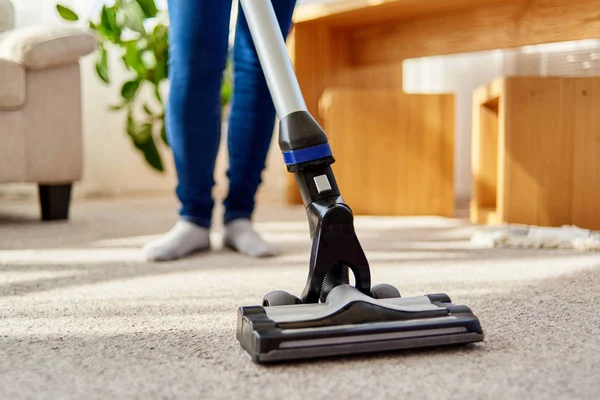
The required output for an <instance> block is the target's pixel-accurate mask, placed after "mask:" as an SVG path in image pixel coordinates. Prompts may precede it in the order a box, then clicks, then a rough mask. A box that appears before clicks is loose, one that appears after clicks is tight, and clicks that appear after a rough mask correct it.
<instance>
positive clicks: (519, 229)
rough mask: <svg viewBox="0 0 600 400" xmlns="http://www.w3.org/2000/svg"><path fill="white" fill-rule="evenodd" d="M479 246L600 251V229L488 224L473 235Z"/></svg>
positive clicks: (472, 241) (473, 242) (473, 240)
mask: <svg viewBox="0 0 600 400" xmlns="http://www.w3.org/2000/svg"><path fill="white" fill-rule="evenodd" d="M471 243H472V244H474V245H476V246H478V247H485V248H493V247H517V248H537V249H540V248H549V249H575V250H579V251H600V232H598V231H591V230H588V229H582V228H579V227H577V226H571V225H564V226H561V227H555V228H554V227H540V226H529V225H520V224H505V225H500V226H494V227H486V228H483V229H482V230H480V231H478V232H476V233H475V234H474V235H473V236H472V237H471Z"/></svg>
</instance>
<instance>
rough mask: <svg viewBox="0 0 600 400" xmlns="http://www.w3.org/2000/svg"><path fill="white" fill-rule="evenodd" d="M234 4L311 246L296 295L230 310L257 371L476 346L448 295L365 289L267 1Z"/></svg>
mask: <svg viewBox="0 0 600 400" xmlns="http://www.w3.org/2000/svg"><path fill="white" fill-rule="evenodd" d="M240 4H241V6H242V10H243V12H244V15H245V17H246V20H247V22H248V26H249V28H250V32H251V35H252V40H253V42H254V45H255V48H256V50H257V53H258V56H259V60H260V64H261V67H262V69H263V72H264V75H265V78H266V81H267V85H268V88H269V91H270V93H271V97H272V99H273V102H274V105H275V108H276V111H277V116H278V119H279V127H280V129H279V147H280V149H281V151H282V154H283V159H284V162H285V165H286V167H287V170H288V171H289V172H290V173H293V174H294V175H295V178H296V182H297V184H298V187H299V189H300V193H301V195H302V201H303V203H304V206H305V208H306V214H307V218H308V225H309V232H310V237H311V240H312V249H311V255H310V262H309V272H308V278H307V280H306V284H305V287H304V290H303V291H302V293H301V295H300V296H296V295H293V294H291V293H288V292H285V291H282V290H275V291H272V292H270V293H267V294H266V295H265V296H264V297H263V301H262V305H255V306H243V307H240V308H239V309H238V313H237V329H236V337H237V340H238V341H239V342H240V344H241V346H242V347H243V348H244V349H245V351H246V352H247V353H248V354H249V355H250V357H251V359H252V360H253V361H254V362H255V363H270V362H276V361H279V362H282V361H288V360H301V359H314V358H321V357H332V356H343V355H355V354H366V353H380V352H390V351H396V350H401V349H408V348H423V347H430V346H442V345H465V344H469V343H474V342H480V341H483V339H484V333H483V331H482V328H481V324H480V322H479V319H478V318H477V317H476V316H475V315H474V314H473V312H472V311H471V309H470V308H469V307H467V306H463V305H455V304H453V303H452V301H451V299H450V297H449V296H447V295H446V294H443V293H441V294H440V293H438V294H428V295H424V296H417V297H410V298H403V297H401V295H400V292H399V291H398V289H397V288H396V287H394V286H392V285H389V284H378V285H374V286H372V285H371V273H370V269H369V262H368V260H367V257H366V256H365V253H364V251H363V248H362V246H361V244H360V242H359V240H358V238H357V235H356V232H355V229H354V216H353V212H352V210H351V208H350V207H349V206H348V205H347V204H346V203H345V202H344V200H343V198H342V196H341V194H340V190H339V188H338V186H337V184H336V180H335V177H334V174H333V171H332V168H331V164H332V163H334V161H335V160H334V157H333V154H332V150H331V148H330V146H329V144H328V141H327V136H326V134H325V132H324V131H323V129H322V128H321V127H320V125H319V124H318V123H317V122H316V121H315V119H314V118H313V117H312V116H311V114H310V113H309V112H308V110H307V107H306V104H305V102H304V99H303V96H302V93H301V90H300V87H299V84H298V81H297V78H296V75H295V71H294V69H293V66H292V63H291V60H290V58H289V55H288V53H287V49H286V46H285V39H284V37H283V34H282V32H281V30H280V28H279V24H278V21H277V18H276V15H275V12H274V9H273V6H272V4H271V0H240ZM357 184H360V183H359V182H358V183H357ZM350 273H352V274H353V275H354V284H352V285H351V284H350Z"/></svg>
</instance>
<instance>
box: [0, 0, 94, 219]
mask: <svg viewBox="0 0 600 400" xmlns="http://www.w3.org/2000/svg"><path fill="white" fill-rule="evenodd" d="M96 46H97V42H96V38H95V36H93V34H92V33H90V32H87V31H85V30H82V29H77V28H71V27H55V26H34V27H28V28H21V29H15V27H14V12H13V7H12V4H11V2H10V0H0V183H8V182H31V183H35V184H37V185H38V187H39V199H40V206H41V217H42V220H65V219H68V215H69V204H70V199H71V188H72V184H73V183H74V182H76V181H78V180H80V179H81V177H82V173H83V137H82V113H81V111H82V110H81V77H80V67H79V60H80V58H81V57H83V56H85V55H87V54H89V53H91V52H93V51H94V50H95V49H96Z"/></svg>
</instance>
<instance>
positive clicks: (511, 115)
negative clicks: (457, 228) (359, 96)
mask: <svg viewBox="0 0 600 400" xmlns="http://www.w3.org/2000/svg"><path fill="white" fill-rule="evenodd" d="M496 103H497V104H498V108H497V109H496V108H494V107H493V105H494V104H496ZM490 105H492V107H490ZM598 107H600V78H535V77H509V78H503V79H498V80H496V81H495V82H493V83H492V84H491V85H490V86H488V87H484V88H480V89H478V90H477V91H476V92H475V94H474V110H478V111H479V113H478V114H477V116H476V117H474V124H473V136H472V140H473V142H472V143H473V177H474V188H473V193H474V196H473V199H472V206H471V210H472V213H471V219H472V221H473V222H475V223H502V222H508V223H522V224H532V225H540V226H560V225H564V224H575V225H579V226H584V227H590V228H597V229H600V204H599V202H600V190H599V189H598V188H599V187H600V183H597V182H600V181H598V180H594V179H593V178H592V177H593V175H591V174H597V173H598V172H600V168H599V166H600V163H599V162H598V161H597V160H598V159H599V158H600V123H598V112H597V109H598ZM482 115H483V117H482ZM494 124H495V126H494ZM494 174H495V175H496V176H495V177H494ZM494 195H495V199H494V198H493V196H494Z"/></svg>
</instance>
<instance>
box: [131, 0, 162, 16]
mask: <svg viewBox="0 0 600 400" xmlns="http://www.w3.org/2000/svg"><path fill="white" fill-rule="evenodd" d="M136 1H137V3H138V4H139V5H140V7H141V8H142V10H143V11H144V15H145V16H146V18H154V17H156V14H158V7H156V3H155V2H154V0H136Z"/></svg>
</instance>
